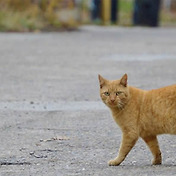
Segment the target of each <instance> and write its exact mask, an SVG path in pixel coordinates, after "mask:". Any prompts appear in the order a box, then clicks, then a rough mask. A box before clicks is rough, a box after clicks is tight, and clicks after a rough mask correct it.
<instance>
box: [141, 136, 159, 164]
mask: <svg viewBox="0 0 176 176" xmlns="http://www.w3.org/2000/svg"><path fill="white" fill-rule="evenodd" d="M143 140H144V141H145V143H146V144H147V146H148V147H149V148H150V151H151V152H152V154H153V157H154V159H153V162H152V164H153V165H159V164H161V163H162V157H161V151H160V148H159V144H158V140H157V137H156V136H147V137H143Z"/></svg>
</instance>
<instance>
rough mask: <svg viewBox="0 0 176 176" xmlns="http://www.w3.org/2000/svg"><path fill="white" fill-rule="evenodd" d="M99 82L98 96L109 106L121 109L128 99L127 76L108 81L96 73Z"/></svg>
mask: <svg viewBox="0 0 176 176" xmlns="http://www.w3.org/2000/svg"><path fill="white" fill-rule="evenodd" d="M98 78H99V82H100V97H101V99H102V101H103V102H104V103H105V104H106V105H107V106H108V107H109V108H118V109H123V108H124V107H125V105H126V103H127V101H128V99H129V88H128V85H127V79H128V76H127V74H125V75H124V76H123V77H122V78H121V79H120V80H114V81H110V80H107V79H105V78H103V77H102V76H100V75H98Z"/></svg>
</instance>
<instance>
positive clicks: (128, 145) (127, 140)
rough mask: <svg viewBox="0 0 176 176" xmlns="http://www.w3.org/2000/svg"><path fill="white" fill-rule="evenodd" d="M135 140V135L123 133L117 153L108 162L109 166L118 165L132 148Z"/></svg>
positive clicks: (136, 137) (136, 138)
mask: <svg viewBox="0 0 176 176" xmlns="http://www.w3.org/2000/svg"><path fill="white" fill-rule="evenodd" d="M137 140H138V136H137V135H132V134H130V135H129V134H123V138H122V143H121V146H120V150H119V154H118V156H117V157H116V158H115V159H113V160H110V161H109V162H108V164H109V166H118V165H119V164H120V163H122V161H123V160H124V159H125V158H126V156H127V155H128V153H129V152H130V150H131V149H132V148H133V146H134V145H135V143H136V141H137Z"/></svg>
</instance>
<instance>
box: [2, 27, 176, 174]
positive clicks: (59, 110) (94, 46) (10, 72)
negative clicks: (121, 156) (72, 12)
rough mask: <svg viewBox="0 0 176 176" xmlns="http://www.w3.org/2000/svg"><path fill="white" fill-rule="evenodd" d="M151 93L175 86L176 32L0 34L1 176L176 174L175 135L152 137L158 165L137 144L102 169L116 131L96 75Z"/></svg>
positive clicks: (99, 30) (118, 136)
mask: <svg viewBox="0 0 176 176" xmlns="http://www.w3.org/2000/svg"><path fill="white" fill-rule="evenodd" d="M124 73H127V74H128V75H129V84H130V85H133V86H136V87H139V88H142V89H153V88H159V87H162V86H166V85H170V84H175V83H176V28H120V27H96V26H83V27H80V29H79V31H75V32H61V33H36V34H35V33H0V80H1V86H0V139H1V145H0V151H1V152H0V164H1V165H0V176H23V175H24V176H28V175H31V176H43V175H46V176H67V175H97V176H99V175H100V176H109V175H119V176H125V175H128V176H130V175H135V176H136V175H138V176H140V175H141V176H155V175H163V176H170V175H176V155H175V153H176V136H170V135H162V136H159V143H160V147H161V151H162V154H163V165H161V166H151V160H152V155H151V153H150V152H149V150H148V148H147V147H146V145H145V144H144V143H143V141H142V140H139V141H138V143H137V144H136V146H135V147H134V148H133V150H132V151H131V152H130V154H129V155H128V157H127V158H126V160H125V161H124V162H123V163H122V165H120V166H118V167H109V166H108V165H107V161H108V160H109V159H112V158H114V157H115V156H116V153H117V151H118V148H119V145H120V140H121V132H120V129H119V127H118V126H117V125H116V124H115V122H114V121H113V119H112V117H111V114H110V112H109V110H108V108H106V107H105V106H104V105H103V103H102V102H101V100H100V98H99V86H98V79H97V74H102V76H104V77H106V78H108V79H118V78H120V77H121V76H122V75H123V74H124Z"/></svg>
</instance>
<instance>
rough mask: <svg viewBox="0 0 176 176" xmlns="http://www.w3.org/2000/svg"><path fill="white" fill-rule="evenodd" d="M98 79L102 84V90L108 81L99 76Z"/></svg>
mask: <svg viewBox="0 0 176 176" xmlns="http://www.w3.org/2000/svg"><path fill="white" fill-rule="evenodd" d="M98 79H99V82H100V89H101V88H102V87H103V86H104V85H105V83H106V79H104V78H103V77H102V76H101V75H98Z"/></svg>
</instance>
